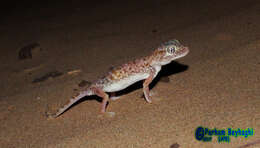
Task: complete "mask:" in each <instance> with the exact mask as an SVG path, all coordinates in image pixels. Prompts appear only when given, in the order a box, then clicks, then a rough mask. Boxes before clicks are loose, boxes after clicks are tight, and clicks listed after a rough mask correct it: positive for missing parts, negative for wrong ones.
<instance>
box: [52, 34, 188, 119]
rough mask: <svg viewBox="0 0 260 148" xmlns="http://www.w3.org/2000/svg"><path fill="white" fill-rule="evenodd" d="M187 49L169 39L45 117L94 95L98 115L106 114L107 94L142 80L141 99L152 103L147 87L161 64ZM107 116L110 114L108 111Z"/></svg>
mask: <svg viewBox="0 0 260 148" xmlns="http://www.w3.org/2000/svg"><path fill="white" fill-rule="evenodd" d="M188 53H189V48H188V47H186V46H183V45H182V44H181V43H180V42H179V41H178V40H176V39H173V40H170V41H167V42H164V43H162V44H161V45H160V46H159V47H157V48H155V49H154V50H153V52H152V53H151V54H150V55H148V56H144V57H142V58H137V59H135V60H133V61H130V62H128V63H126V64H123V65H121V66H118V67H115V68H112V69H111V70H110V71H109V72H108V73H107V74H106V75H105V76H103V77H102V78H100V79H98V80H96V81H94V82H93V83H91V84H90V85H89V86H87V87H86V88H84V89H82V90H81V91H79V92H78V93H76V94H75V95H74V96H72V97H71V98H70V99H69V101H68V103H66V104H65V105H64V106H63V107H61V108H59V109H58V110H57V111H56V112H55V113H53V114H49V115H47V116H48V117H49V118H56V117H58V116H60V115H61V114H62V113H63V112H65V111H66V110H67V109H68V108H69V107H70V106H72V105H73V104H74V103H76V102H77V101H79V100H80V99H81V98H83V97H85V96H91V95H97V96H99V97H101V98H102V103H101V109H100V112H101V114H104V113H109V112H106V105H107V103H108V101H109V95H108V93H115V92H117V91H120V90H123V89H125V88H126V87H128V86H130V85H132V84H134V83H136V82H138V81H141V80H144V81H143V93H144V98H145V100H146V101H147V102H148V103H152V100H151V96H150V94H149V93H150V92H149V84H150V83H151V82H152V80H153V79H154V78H155V77H156V75H157V74H158V73H159V71H160V70H161V67H162V66H163V65H166V64H169V63H171V62H172V61H173V60H175V59H179V58H181V57H184V56H186V55H187V54H188ZM110 113H111V112H110Z"/></svg>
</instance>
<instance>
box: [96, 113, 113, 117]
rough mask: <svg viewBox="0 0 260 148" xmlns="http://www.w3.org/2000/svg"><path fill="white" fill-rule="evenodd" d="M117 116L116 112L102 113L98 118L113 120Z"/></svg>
mask: <svg viewBox="0 0 260 148" xmlns="http://www.w3.org/2000/svg"><path fill="white" fill-rule="evenodd" d="M115 115H116V113H115V112H105V113H102V114H100V115H98V118H103V117H109V118H112V117H114V116H115Z"/></svg>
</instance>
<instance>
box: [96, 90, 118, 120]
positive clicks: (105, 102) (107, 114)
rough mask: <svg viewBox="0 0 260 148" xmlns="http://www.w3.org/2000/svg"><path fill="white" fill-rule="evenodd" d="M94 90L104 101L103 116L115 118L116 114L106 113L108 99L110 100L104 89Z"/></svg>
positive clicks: (102, 105) (102, 106)
mask: <svg viewBox="0 0 260 148" xmlns="http://www.w3.org/2000/svg"><path fill="white" fill-rule="evenodd" d="M93 90H94V93H95V94H96V95H97V96H99V97H101V98H102V99H103V100H102V104H101V111H100V113H101V116H102V115H105V116H108V117H113V116H115V113H114V112H106V106H107V102H108V99H109V96H108V94H107V93H105V92H104V91H103V90H102V89H100V88H96V87H94V88H93Z"/></svg>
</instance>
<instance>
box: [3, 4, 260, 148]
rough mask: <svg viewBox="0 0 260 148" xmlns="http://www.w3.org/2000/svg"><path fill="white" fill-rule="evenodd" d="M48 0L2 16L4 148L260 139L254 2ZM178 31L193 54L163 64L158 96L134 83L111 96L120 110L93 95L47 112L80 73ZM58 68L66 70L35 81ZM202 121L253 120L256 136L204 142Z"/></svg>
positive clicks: (224, 147) (233, 123)
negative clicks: (147, 96) (56, 0)
mask: <svg viewBox="0 0 260 148" xmlns="http://www.w3.org/2000/svg"><path fill="white" fill-rule="evenodd" d="M47 6H48V5H43V4H42V5H37V6H35V7H31V8H29V7H30V5H29V6H27V8H26V9H25V8H16V9H14V10H13V11H10V12H7V13H5V14H2V16H1V17H2V19H1V23H0V32H1V35H0V42H1V45H0V50H1V55H0V60H1V63H0V68H1V72H0V77H1V80H0V89H1V93H0V147H1V148H18V147H19V148H25V147H37V148H38V147H39V148H43V147H44V148H72V147H73V148H74V147H75V148H103V147H105V148H122V147H124V148H128V147H129V148H139V147H140V148H147V147H150V148H159V147H160V148H169V147H170V146H171V145H172V148H173V147H175V148H177V147H180V148H198V147H200V148H212V147H214V148H236V147H239V146H243V145H245V144H247V143H251V142H253V143H254V142H256V141H257V140H259V139H260V108H259V107H260V3H259V1H258V0H250V1H244V2H238V1H235V0H231V1H228V2H226V1H223V2H221V1H218V2H212V1H208V2H206V1H203V0H200V1H196V3H195V2H193V3H191V2H190V1H188V0H186V1H183V0H182V1H181V0H176V1H170V0H164V1H161V2H158V1H148V0H147V1H143V2H138V1H132V2H119V1H113V2H100V4H89V3H76V2H74V3H73V4H69V3H65V4H56V5H53V6H52V7H47ZM173 38H176V39H178V40H180V42H181V43H182V44H183V45H185V46H189V47H190V53H189V55H187V56H186V57H184V58H182V59H180V60H178V62H177V63H172V64H170V65H167V66H165V67H163V69H162V72H161V73H160V75H159V76H158V78H157V79H156V83H154V84H153V88H152V90H153V91H154V92H155V96H153V103H152V104H148V103H146V102H145V100H144V99H143V97H142V89H141V87H142V85H141V83H138V84H136V85H134V87H131V88H130V89H129V91H127V93H124V94H123V96H122V97H121V99H119V100H116V101H110V103H109V105H108V108H107V110H108V111H113V112H116V115H115V117H112V118H109V117H105V118H99V117H98V113H99V108H100V102H99V101H97V100H96V99H97V97H87V98H84V99H82V101H81V102H80V103H78V104H76V105H74V106H73V107H72V108H70V109H69V110H68V111H67V112H65V113H64V114H63V115H62V116H60V117H59V118H57V119H54V120H47V119H46V117H45V112H46V111H50V112H52V111H54V110H56V109H57V108H58V107H59V106H61V105H63V104H64V103H65V102H66V101H67V100H68V99H69V97H70V96H72V95H73V93H74V89H78V84H79V83H80V82H81V80H88V81H93V80H95V79H97V78H98V77H100V76H102V75H103V73H105V72H106V71H107V70H108V69H109V67H111V66H116V65H119V64H120V63H123V62H126V61H129V60H132V59H134V58H138V57H141V56H143V55H147V54H149V53H150V52H151V50H152V49H153V48H155V47H156V46H158V45H159V44H160V43H162V42H164V41H167V40H170V39H173ZM33 42H37V43H39V44H40V47H41V49H42V50H40V51H37V52H35V53H33V57H32V59H27V60H18V58H17V57H18V51H19V49H21V48H22V47H24V46H25V45H28V44H30V43H33ZM77 69H79V70H81V72H80V73H75V74H67V72H69V71H72V70H77ZM52 71H59V72H62V73H63V75H62V76H59V77H54V78H49V79H47V80H45V81H41V82H39V83H32V81H33V80H35V79H36V78H39V77H42V76H43V75H45V74H46V73H49V72H52ZM164 77H169V79H170V81H169V82H167V83H166V82H164V81H163V78H164ZM198 126H203V127H207V128H210V129H214V128H217V129H227V128H229V127H231V128H233V129H237V128H240V129H247V128H253V129H254V136H251V137H249V138H247V139H246V138H243V137H237V138H235V137H230V142H229V143H226V142H223V143H218V142H217V136H213V137H212V141H211V142H201V141H198V140H196V139H195V136H194V134H195V130H196V128H197V127H198ZM174 144H175V146H174ZM250 147H255V148H257V147H258V148H259V147H260V143H258V144H256V143H255V144H254V145H251V146H250Z"/></svg>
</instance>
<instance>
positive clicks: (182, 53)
mask: <svg viewBox="0 0 260 148" xmlns="http://www.w3.org/2000/svg"><path fill="white" fill-rule="evenodd" d="M188 53H189V47H182V48H181V50H179V51H178V52H177V53H175V55H176V56H175V57H174V59H177V58H181V57H184V56H186V55H187V54H188Z"/></svg>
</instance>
